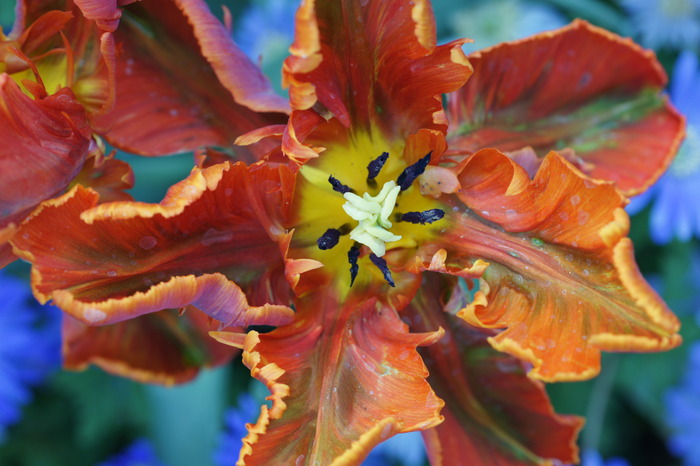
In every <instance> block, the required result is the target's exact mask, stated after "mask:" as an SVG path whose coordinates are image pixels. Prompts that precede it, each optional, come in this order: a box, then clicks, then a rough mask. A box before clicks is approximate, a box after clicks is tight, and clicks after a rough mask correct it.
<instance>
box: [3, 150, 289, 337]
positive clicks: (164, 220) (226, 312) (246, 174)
mask: <svg viewBox="0 0 700 466" xmlns="http://www.w3.org/2000/svg"><path fill="white" fill-rule="evenodd" d="M292 183H293V174H292V172H291V171H290V170H289V169H288V168H287V167H286V166H279V167H273V166H266V165H261V164H258V165H254V166H251V167H246V166H245V165H244V164H242V163H238V164H235V165H230V164H228V163H224V164H221V165H215V166H213V167H210V168H207V169H205V170H199V169H194V170H193V172H192V174H191V175H190V176H189V177H188V178H187V179H185V180H183V181H182V182H180V183H178V184H176V185H174V186H173V187H172V188H171V189H170V190H169V191H168V194H167V195H166V197H165V198H164V199H163V201H162V202H161V203H160V204H145V203H139V202H126V201H124V202H114V203H108V204H102V205H100V206H97V207H95V206H96V204H97V201H98V195H97V193H95V192H94V191H92V190H89V189H85V188H82V187H81V186H77V187H75V188H74V189H73V190H72V191H71V192H69V193H67V194H66V195H64V196H62V197H60V198H57V199H55V200H52V201H47V202H45V203H44V204H43V205H42V207H41V208H40V209H38V210H37V211H35V212H34V213H33V214H32V216H31V217H30V218H29V219H27V220H26V221H25V222H24V223H23V224H22V225H21V227H20V229H19V231H18V232H17V233H16V234H15V236H14V238H13V239H12V243H13V245H14V251H15V253H16V254H17V255H19V256H20V257H22V258H24V259H25V260H27V261H29V262H31V263H32V265H33V271H32V278H33V289H34V293H35V295H36V296H37V298H39V299H40V300H42V301H46V300H48V299H53V301H54V302H55V304H56V305H58V306H59V307H61V308H62V309H63V310H64V311H66V312H68V313H70V314H71V315H73V316H74V317H76V318H77V319H79V320H82V321H83V322H85V323H86V324H88V325H102V324H109V323H114V322H120V321H123V320H126V319H129V318H133V317H136V316H139V315H142V314H147V313H152V312H157V311H160V310H163V309H171V308H179V307H183V306H186V305H188V304H192V305H194V306H196V307H197V308H199V309H201V310H202V311H203V312H205V313H207V314H208V315H209V316H210V317H212V318H214V319H217V320H219V321H221V322H223V325H235V326H246V325H252V324H268V325H280V324H283V323H286V322H288V321H289V320H290V319H291V318H292V315H293V312H292V310H291V309H290V308H288V307H287V306H286V305H285V304H289V302H290V299H291V298H290V296H291V289H290V287H289V285H288V284H287V282H286V278H285V275H284V257H283V255H282V252H281V250H280V246H279V245H278V241H281V240H283V239H284V238H285V230H284V229H283V228H282V226H281V224H282V220H283V217H284V216H285V215H286V213H285V209H286V208H287V207H288V206H289V203H290V199H289V198H290V196H291V190H292V189H293V185H292ZM244 291H245V292H244ZM246 293H247V295H246ZM270 300H272V301H274V302H275V304H270V302H271V301H270Z"/></svg>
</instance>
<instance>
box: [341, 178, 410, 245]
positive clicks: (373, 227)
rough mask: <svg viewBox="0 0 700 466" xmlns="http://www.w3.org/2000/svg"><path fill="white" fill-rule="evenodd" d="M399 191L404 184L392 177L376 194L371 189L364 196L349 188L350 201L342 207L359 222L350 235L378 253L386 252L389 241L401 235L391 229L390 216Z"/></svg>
mask: <svg viewBox="0 0 700 466" xmlns="http://www.w3.org/2000/svg"><path fill="white" fill-rule="evenodd" d="M400 192H401V187H400V186H398V185H397V184H396V182H394V181H393V180H392V181H387V182H386V183H384V186H383V187H382V190H381V191H380V192H379V194H377V195H376V196H370V195H369V194H368V193H364V194H363V195H362V197H360V196H358V195H357V194H353V193H349V192H348V193H345V194H343V197H344V198H345V199H346V200H347V201H348V202H346V203H345V204H343V210H345V213H347V214H348V215H349V216H350V217H352V218H353V219H354V220H357V221H358V222H359V224H358V225H357V227H355V229H354V230H352V231H351V232H350V238H351V239H353V240H355V241H357V242H358V243H360V244H364V245H365V246H367V247H368V248H369V249H370V250H371V251H372V252H373V253H374V254H375V255H376V256H377V257H382V256H383V255H384V254H385V253H386V243H390V242H392V241H398V240H400V239H401V236H398V235H395V234H393V233H392V232H390V231H389V230H388V229H389V228H391V226H392V223H391V221H389V216H390V215H391V213H392V212H393V211H394V206H395V204H396V198H397V197H398V195H399V193H400Z"/></svg>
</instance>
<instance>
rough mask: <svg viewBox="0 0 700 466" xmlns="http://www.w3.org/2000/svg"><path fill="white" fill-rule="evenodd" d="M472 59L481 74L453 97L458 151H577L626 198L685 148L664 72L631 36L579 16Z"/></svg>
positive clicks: (453, 133)
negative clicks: (665, 88) (666, 86)
mask: <svg viewBox="0 0 700 466" xmlns="http://www.w3.org/2000/svg"><path fill="white" fill-rule="evenodd" d="M469 60H470V61H471V63H472V64H473V66H474V77H473V78H472V79H471V80H470V81H469V82H468V83H467V84H466V85H465V86H464V87H463V88H462V89H460V90H459V91H457V92H455V93H454V94H452V95H450V96H449V100H450V104H449V116H450V121H451V122H452V125H453V126H451V130H452V131H451V133H450V135H449V137H450V148H451V149H452V150H456V151H459V152H466V153H471V152H475V151H477V150H478V149H481V148H484V147H495V148H497V149H499V150H502V151H514V150H518V149H521V148H523V147H525V146H532V147H533V148H534V149H535V150H536V151H537V152H538V154H539V155H540V156H544V155H545V154H547V152H549V151H550V150H553V149H556V150H559V149H564V148H567V147H569V148H571V149H573V150H574V151H575V153H576V156H578V157H580V158H581V159H583V160H584V161H585V162H586V163H587V164H590V166H591V168H590V172H588V173H589V174H590V175H591V176H593V177H595V178H599V179H604V180H611V181H615V182H617V184H618V186H619V187H620V189H622V190H623V191H625V193H626V194H628V195H631V194H635V193H639V192H641V191H644V190H645V189H646V188H647V187H649V186H650V185H651V184H652V183H654V181H656V179H657V178H658V177H659V176H660V175H661V174H662V173H663V172H664V171H665V169H666V168H667V166H668V165H669V163H670V161H671V159H672V158H673V155H674V154H675V153H676V151H677V150H678V147H679V145H680V141H681V139H682V136H683V127H684V125H683V118H682V117H681V116H680V115H679V114H678V113H677V112H676V111H675V110H674V109H673V107H671V105H670V104H669V102H668V99H667V97H666V96H665V95H663V94H661V90H662V88H663V86H664V85H665V84H666V75H665V73H664V71H663V68H661V65H660V64H659V63H658V62H657V61H656V59H655V57H654V54H653V52H650V51H645V50H643V49H641V48H640V47H639V46H637V45H636V44H634V43H633V42H632V41H631V40H629V39H622V38H620V37H618V36H615V35H614V34H611V33H609V32H607V31H605V30H603V29H600V28H597V27H594V26H591V25H590V24H588V23H586V22H584V21H581V20H577V21H574V22H573V23H572V24H571V25H569V26H567V27H564V28H562V29H559V30H556V31H553V32H546V33H543V34H539V35H536V36H533V37H531V38H528V39H524V40H520V41H516V42H511V43H506V44H502V45H498V46H495V47H492V48H489V49H486V50H484V51H482V52H476V53H475V54H472V55H470V56H469Z"/></svg>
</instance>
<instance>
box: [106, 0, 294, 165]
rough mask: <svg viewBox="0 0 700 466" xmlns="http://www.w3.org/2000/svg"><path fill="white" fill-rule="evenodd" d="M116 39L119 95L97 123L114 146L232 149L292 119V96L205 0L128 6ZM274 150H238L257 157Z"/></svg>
mask: <svg viewBox="0 0 700 466" xmlns="http://www.w3.org/2000/svg"><path fill="white" fill-rule="evenodd" d="M114 37H115V41H116V44H117V47H118V48H119V50H120V53H119V54H118V55H117V58H116V76H117V78H116V83H117V84H116V86H117V87H116V94H117V99H116V103H115V108H114V111H113V112H111V113H109V114H108V115H106V116H105V117H104V118H102V119H100V120H99V124H100V127H105V128H109V130H108V131H107V132H106V134H105V137H106V138H107V139H108V140H109V142H110V143H112V144H113V145H115V146H116V147H119V148H121V149H124V150H127V151H129V152H133V153H137V154H141V155H147V156H160V155H167V154H172V153H178V152H188V151H192V150H195V149H198V148H201V147H204V146H220V147H227V146H231V145H233V142H234V141H235V139H236V138H237V137H238V136H240V135H241V134H243V133H246V132H248V131H251V130H253V129H256V128H259V127H262V126H266V125H270V124H282V123H285V122H286V118H287V115H286V113H287V112H288V111H289V106H288V104H287V102H286V101H285V100H284V99H282V98H281V97H279V96H276V95H275V94H274V91H273V90H272V87H271V86H270V84H269V82H268V81H267V79H266V78H265V77H264V75H263V74H262V71H260V70H259V69H258V68H257V66H256V65H255V64H253V63H252V62H251V61H250V60H249V59H248V58H247V57H246V56H245V54H244V53H243V52H242V51H241V50H240V49H239V48H238V47H237V46H236V45H235V43H234V42H233V41H232V39H231V37H230V34H229V32H228V31H227V30H226V28H225V26H224V25H223V24H221V23H220V22H219V21H218V20H217V19H216V17H215V16H214V15H212V13H211V12H210V11H209V9H208V7H207V5H206V3H205V2H204V1H202V0H177V1H173V0H149V1H144V2H136V3H133V4H131V5H128V6H126V7H125V8H124V10H123V15H122V18H121V22H120V25H119V28H118V29H117V30H116V31H115V32H114ZM268 149H269V147H267V146H266V145H265V144H263V145H262V146H259V147H258V146H256V147H254V148H251V149H247V148H237V149H236V152H237V155H238V157H239V159H240V160H245V161H248V162H253V161H255V160H258V159H259V158H260V157H261V156H262V155H264V153H265V152H266V151H267V150H268Z"/></svg>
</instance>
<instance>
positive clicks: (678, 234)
mask: <svg viewBox="0 0 700 466" xmlns="http://www.w3.org/2000/svg"><path fill="white" fill-rule="evenodd" d="M209 3H210V5H211V6H212V10H213V11H214V12H216V13H217V14H218V13H220V12H221V7H220V6H221V4H226V5H227V7H228V8H229V9H230V10H231V12H232V13H233V18H234V30H233V35H234V38H235V40H236V41H237V42H238V44H239V45H240V46H241V47H242V48H243V49H244V50H245V52H246V53H248V54H249V56H251V57H252V58H253V59H254V60H256V61H258V60H259V62H260V64H261V66H262V68H263V70H264V71H265V73H266V74H267V75H268V76H269V78H270V79H271V81H272V82H273V84H274V86H275V88H276V89H277V90H278V91H279V92H280V93H282V94H284V91H283V90H282V89H281V85H280V67H281V63H282V60H283V59H284V57H285V56H286V53H287V48H288V47H289V44H290V43H291V40H292V34H293V14H294V9H295V6H296V2H295V1H293V0H248V1H244V0H210V1H209ZM433 3H434V8H435V14H436V18H437V23H438V36H439V39H440V42H445V41H447V40H450V39H453V38H457V37H470V38H472V39H474V43H473V44H468V45H466V46H465V49H466V50H467V51H473V50H478V49H481V48H484V47H488V46H490V45H493V44H496V43H498V42H501V41H505V40H514V39H517V38H520V37H524V36H527V35H530V34H533V33H537V32H540V31H543V30H548V29H553V28H557V27H559V26H562V25H564V24H566V23H567V22H569V21H570V20H571V19H573V18H577V17H578V18H584V19H586V20H588V21H590V22H592V23H593V24H596V25H598V26H602V27H605V28H607V29H609V30H611V31H613V32H616V33H618V34H621V35H624V36H630V37H632V38H634V39H635V40H636V41H638V42H640V43H642V44H643V45H644V46H645V47H648V48H651V49H653V50H655V51H656V53H657V55H658V57H659V59H660V61H661V63H662V64H663V65H664V67H665V68H666V70H667V71H668V73H669V75H670V79H671V86H670V87H669V93H670V97H671V99H672V100H673V102H674V103H675V104H676V105H677V107H678V108H679V109H680V110H681V112H683V113H684V114H685V115H686V117H687V118H688V123H689V130H688V137H687V140H686V142H685V143H684V145H683V147H682V149H681V151H680V154H679V156H678V158H677V160H676V161H675V162H674V164H673V166H672V167H671V169H670V170H669V173H668V174H667V175H665V176H664V177H663V178H662V179H661V180H660V181H659V182H658V183H657V185H655V186H654V187H653V188H652V189H651V190H650V191H649V193H647V194H645V195H642V196H640V198H639V199H635V200H633V202H632V204H631V205H630V207H629V208H628V210H629V212H630V213H631V214H633V217H632V231H631V233H630V235H631V237H632V239H633V241H634V244H635V248H636V255H637V261H638V263H639V266H640V268H641V270H642V272H643V274H644V275H645V276H646V277H647V279H648V280H649V281H650V282H651V283H652V284H653V286H654V287H655V288H656V289H657V290H658V292H659V293H660V294H661V295H662V296H663V297H664V298H665V299H666V301H667V302H668V304H669V306H670V307H671V308H672V309H673V310H674V311H675V312H676V313H677V314H678V316H679V317H680V319H681V321H682V323H683V327H682V330H681V334H682V336H683V338H684V341H685V342H684V344H683V345H682V346H681V347H680V348H677V349H675V350H673V351H669V352H666V353H660V354H606V355H604V357H603V370H602V373H601V375H600V376H599V377H597V378H596V379H594V380H592V381H588V382H583V383H562V384H555V385H550V386H549V387H548V389H549V392H550V394H551V396H552V399H553V403H554V405H555V407H556V408H557V411H559V412H561V413H572V414H579V415H583V416H586V418H587V423H586V427H585V429H584V430H583V432H582V434H581V437H580V443H581V447H582V452H583V453H584V455H583V457H584V464H588V465H591V466H593V465H601V464H608V465H613V464H614V465H624V464H632V465H680V464H686V465H700V250H699V248H698V238H699V237H700V71H699V70H698V58H697V57H698V53H700V0H540V1H537V0H483V1H476V0H434V2H433ZM13 9H14V5H13V1H11V0H0V24H1V25H2V26H3V29H4V30H5V31H7V30H9V28H10V27H11V24H12V18H13ZM118 157H119V158H122V159H124V160H126V161H128V162H129V163H130V164H131V165H132V167H133V169H134V172H135V175H136V184H135V187H134V189H133V190H132V191H131V193H132V195H133V196H134V197H135V198H136V199H137V200H141V201H148V202H157V201H159V200H160V199H161V198H162V196H163V195H164V193H165V191H166V190H167V188H168V187H169V186H170V185H171V184H172V183H174V182H176V181H179V180H180V179H182V178H184V177H185V176H186V175H187V174H188V173H189V170H190V169H191V167H192V165H193V159H192V155H191V154H184V155H179V156H173V157H168V158H142V157H136V156H132V155H129V154H119V155H118ZM28 275H29V268H28V266H27V265H26V264H22V263H15V264H13V265H11V266H10V267H8V268H7V269H6V270H5V271H3V272H0V465H10V466H11V465H18V466H25V465H27V466H43V465H52V466H53V465H75V466H81V465H95V464H104V465H115V466H116V465H126V464H146V465H170V466H181V465H182V466H185V465H187V466H191V465H198V466H199V465H202V466H206V465H207V464H215V465H228V464H231V465H232V464H235V458H236V457H237V451H238V449H239V447H240V438H241V437H242V436H243V435H244V428H243V424H244V423H245V422H251V421H253V420H254V419H255V418H256V416H257V412H258V406H259V404H260V403H261V402H262V401H263V399H264V397H265V395H266V393H265V392H266V390H265V388H264V387H263V386H262V385H261V384H259V383H258V382H251V379H250V377H249V375H248V371H247V370H246V369H245V367H243V366H242V364H241V363H240V361H239V360H237V361H235V362H234V363H232V364H231V365H229V366H227V367H223V368H220V369H217V370H213V371H207V372H205V373H203V374H202V375H201V376H200V377H199V378H198V379H197V380H195V381H194V382H192V383H190V384H187V385H185V386H181V387H176V388H169V389H168V388H163V387H156V386H143V385H138V384H135V383H133V382H130V381H128V380H124V379H120V378H117V377H113V376H110V375H108V374H106V373H104V372H103V371H101V370H99V369H95V368H91V369H89V370H87V371H85V372H80V373H76V372H63V371H61V370H60V355H59V348H60V342H59V339H60V336H59V324H58V322H59V320H58V319H59V315H60V312H59V311H58V310H56V309H54V308H51V307H50V306H43V307H42V306H39V305H38V304H36V303H35V302H34V301H33V298H32V297H31V292H30V291H29V288H28V284H27V282H28ZM416 435H417V434H403V435H400V436H397V438H396V439H395V440H393V441H392V442H390V443H389V444H387V445H383V446H382V447H381V448H379V449H378V451H377V452H376V453H374V454H373V455H372V456H371V457H370V458H369V459H368V460H367V464H395V465H408V466H413V465H422V464H424V463H425V462H426V460H425V456H424V453H423V451H422V447H421V442H420V439H419V438H417V437H416ZM418 437H419V436H418ZM425 464H427V463H425Z"/></svg>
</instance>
